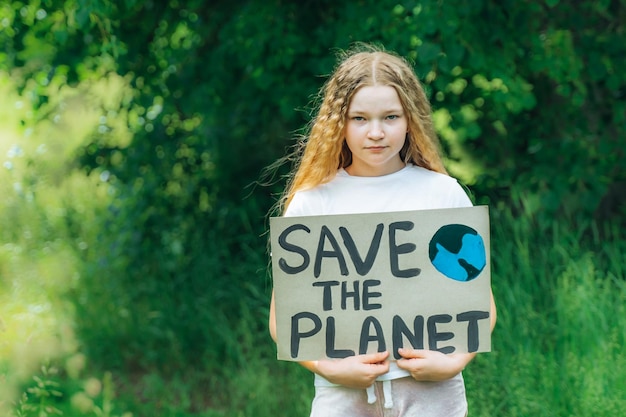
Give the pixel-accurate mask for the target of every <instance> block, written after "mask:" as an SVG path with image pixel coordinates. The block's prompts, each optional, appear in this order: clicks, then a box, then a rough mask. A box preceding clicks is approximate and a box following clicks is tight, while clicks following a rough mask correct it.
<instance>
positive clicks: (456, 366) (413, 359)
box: [398, 348, 476, 381]
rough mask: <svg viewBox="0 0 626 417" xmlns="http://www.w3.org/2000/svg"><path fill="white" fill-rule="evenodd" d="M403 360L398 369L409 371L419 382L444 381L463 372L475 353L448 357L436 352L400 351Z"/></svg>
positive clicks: (399, 361) (399, 362) (400, 360)
mask: <svg viewBox="0 0 626 417" xmlns="http://www.w3.org/2000/svg"><path fill="white" fill-rule="evenodd" d="M398 353H399V354H400V356H402V358H403V359H399V360H398V367H399V368H402V369H404V370H407V371H409V372H410V373H411V376H412V377H413V378H414V379H415V380H417V381H444V380H446V379H450V378H452V377H453V376H455V375H456V374H458V373H459V372H461V371H462V370H463V369H464V368H465V366H466V365H467V364H468V363H469V361H471V360H472V358H474V356H476V354H475V353H457V354H451V355H446V354H444V353H441V352H437V351H434V350H421V349H402V348H400V349H398Z"/></svg>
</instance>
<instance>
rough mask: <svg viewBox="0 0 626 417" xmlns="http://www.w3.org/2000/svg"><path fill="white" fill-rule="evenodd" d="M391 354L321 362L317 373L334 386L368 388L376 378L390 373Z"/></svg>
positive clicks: (382, 353)
mask: <svg viewBox="0 0 626 417" xmlns="http://www.w3.org/2000/svg"><path fill="white" fill-rule="evenodd" d="M388 356H389V352H379V353H372V354H368V355H357V356H350V357H347V358H344V359H337V360H320V361H317V362H316V364H315V369H314V370H315V372H316V373H318V374H320V375H321V376H323V377H324V378H326V379H327V380H328V381H330V382H332V383H333V384H339V385H343V386H345V387H349V388H367V387H369V386H370V385H372V384H373V383H374V381H375V380H376V378H378V377H379V376H381V375H383V374H385V373H387V371H389V362H388V361H386V359H387V357H388Z"/></svg>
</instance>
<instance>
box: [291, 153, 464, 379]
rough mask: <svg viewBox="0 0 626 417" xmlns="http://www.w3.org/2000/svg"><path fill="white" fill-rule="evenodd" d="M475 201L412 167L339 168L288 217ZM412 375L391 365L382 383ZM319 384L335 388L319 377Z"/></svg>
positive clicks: (450, 181) (447, 181)
mask: <svg viewBox="0 0 626 417" xmlns="http://www.w3.org/2000/svg"><path fill="white" fill-rule="evenodd" d="M471 206H472V202H471V201H470V199H469V197H468V196H467V194H466V193H465V190H463V188H462V187H461V186H460V185H459V183H458V181H457V180H456V179H454V178H452V177H450V176H448V175H445V174H440V173H438V172H434V171H430V170H428V169H425V168H422V167H418V166H415V165H412V164H408V165H407V166H406V167H404V168H403V169H401V170H400V171H397V172H394V173H392V174H389V175H383V176H380V177H355V176H351V175H350V174H348V173H347V172H346V171H345V170H344V169H339V170H338V171H337V175H336V176H335V178H333V179H332V180H331V181H330V182H327V183H325V184H322V185H319V186H317V187H315V188H313V189H310V190H305V191H298V192H297V193H296V194H295V195H294V197H293V199H292V200H291V203H290V204H289V207H287V210H286V211H285V216H320V215H330V214H355V213H383V212H393V211H409V210H428V209H442V208H457V207H471ZM405 376H409V373H408V372H407V371H405V370H403V369H400V368H398V367H397V365H396V363H395V362H391V364H390V368H389V372H388V373H386V374H385V375H382V376H381V377H379V378H378V380H380V381H386V380H390V379H396V378H402V377H405ZM315 385H317V386H333V384H331V383H330V382H328V381H327V380H326V379H324V378H322V377H321V376H319V375H315Z"/></svg>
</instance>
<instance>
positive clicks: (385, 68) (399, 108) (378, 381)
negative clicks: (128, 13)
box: [269, 46, 496, 417]
mask: <svg viewBox="0 0 626 417" xmlns="http://www.w3.org/2000/svg"><path fill="white" fill-rule="evenodd" d="M321 93H322V102H321V105H320V107H319V111H318V113H317V115H316V117H315V118H314V120H313V122H312V124H311V127H310V132H309V134H308V137H306V138H305V140H304V141H303V142H302V145H303V146H302V148H301V149H300V151H299V152H297V154H296V155H297V157H298V158H297V160H296V170H295V173H294V175H293V176H292V177H291V178H290V179H289V181H288V185H287V188H286V190H285V193H284V195H283V198H282V200H281V205H282V209H283V214H284V215H285V216H310V215H330V214H349V213H378V212H386V211H401V210H420V209H436V208H453V207H467V206H471V205H472V203H471V201H470V199H469V198H468V197H467V195H466V193H465V192H464V190H463V188H461V186H460V185H459V184H458V182H457V181H456V180H455V179H453V178H451V177H450V176H448V175H447V173H446V170H445V168H444V166H443V163H442V159H441V156H440V154H439V145H438V140H437V137H436V135H435V133H434V130H433V126H432V120H431V109H430V104H429V102H428V100H427V98H426V95H425V93H424V90H423V88H422V86H421V84H420V82H419V81H418V79H417V77H416V76H415V74H414V72H413V71H412V69H411V67H410V65H408V63H407V62H406V61H405V60H404V59H402V58H400V57H398V56H396V55H395V54H392V53H389V52H385V51H383V50H380V49H377V48H374V47H371V46H361V47H360V49H359V50H352V51H349V52H348V53H346V54H344V56H343V57H342V60H341V61H340V64H339V65H338V67H337V68H336V69H335V71H334V73H333V74H332V75H331V77H330V78H329V79H328V81H327V82H326V84H325V85H324V87H323V89H322V91H321ZM491 304H492V306H491V310H492V311H491V328H492V329H493V326H494V324H495V316H496V314H495V313H496V312H495V305H494V303H493V296H492V302H491ZM269 327H270V333H271V335H272V337H273V338H274V340H276V311H275V308H274V296H273V294H272V301H271V305H270V323H269ZM399 353H400V355H401V356H402V359H400V360H398V361H396V362H390V361H389V352H380V353H374V354H366V355H357V356H352V357H348V358H345V359H339V360H318V361H309V362H302V363H301V364H302V365H303V366H304V367H306V368H307V369H309V370H310V371H312V372H314V373H315V398H314V400H313V404H312V410H311V417H318V416H319V417H321V416H324V417H330V416H332V417H344V416H346V417H347V416H363V417H365V416H383V415H384V416H404V417H412V416H420V417H425V416H428V417H430V416H432V417H435V416H441V417H444V416H445V417H455V416H458V417H462V416H465V415H466V414H467V402H466V398H465V387H464V383H463V377H462V376H461V371H462V370H463V368H465V366H466V365H467V364H468V363H469V362H470V361H471V360H472V358H473V357H474V356H475V354H458V353H457V354H450V355H445V354H443V353H440V352H436V351H428V350H415V349H400V350H399ZM378 398H384V401H377V399H378Z"/></svg>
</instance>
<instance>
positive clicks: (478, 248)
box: [428, 224, 487, 281]
mask: <svg viewBox="0 0 626 417" xmlns="http://www.w3.org/2000/svg"><path fill="white" fill-rule="evenodd" d="M428 255H429V257H430V261H431V262H432V264H433V266H434V267H435V269H437V271H439V272H441V273H442V274H443V275H445V276H446V277H448V278H450V279H453V280H455V281H471V280H473V279H474V278H476V277H477V276H478V275H480V273H481V272H482V270H483V269H484V268H485V265H486V263H487V255H486V252H485V242H484V241H483V238H482V237H481V236H480V235H479V234H478V232H477V231H476V230H474V229H472V228H471V227H469V226H465V225H463V224H448V225H445V226H443V227H441V228H440V229H439V230H437V232H436V233H435V234H434V235H433V237H432V239H431V240H430V244H429V246H428Z"/></svg>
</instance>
